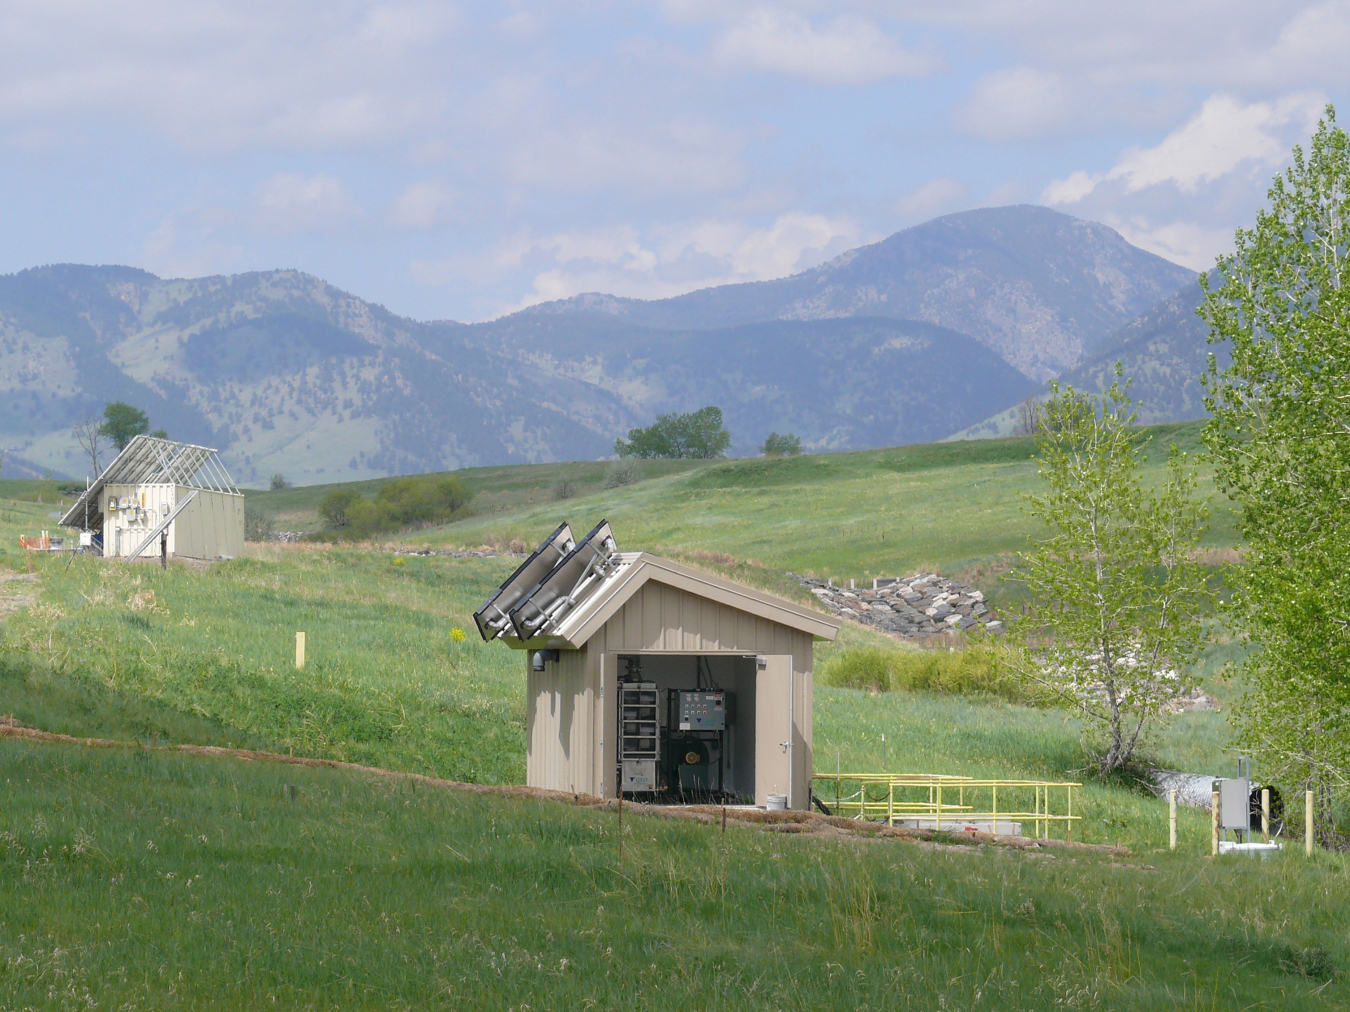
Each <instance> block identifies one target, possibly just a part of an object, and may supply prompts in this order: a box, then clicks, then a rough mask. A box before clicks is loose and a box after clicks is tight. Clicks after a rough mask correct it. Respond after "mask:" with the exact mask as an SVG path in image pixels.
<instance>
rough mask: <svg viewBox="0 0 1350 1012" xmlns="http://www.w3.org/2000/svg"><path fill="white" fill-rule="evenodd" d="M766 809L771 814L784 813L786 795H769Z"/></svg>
mask: <svg viewBox="0 0 1350 1012" xmlns="http://www.w3.org/2000/svg"><path fill="white" fill-rule="evenodd" d="M767 807H768V809H769V811H771V812H786V811H787V795H786V794H770V795H769V804H768V806H767Z"/></svg>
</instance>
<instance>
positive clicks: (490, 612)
mask: <svg viewBox="0 0 1350 1012" xmlns="http://www.w3.org/2000/svg"><path fill="white" fill-rule="evenodd" d="M575 547H576V541H575V539H573V537H572V528H571V527H569V526H568V525H567V524H566V523H565V522H564V523H561V524H559V525H558V529H557V530H556V531H554V532H553V533H552V534H550V535H549V536H548V537H546V538H545V539H544V540H543V541H541V542H539V547H538V548H536V549H535V550H534V551H533V552H532V553H531V554H530V557H529V558H528V559H526V560H525V561H524V562H522V563H521V564H520V566H519V567H517V569H516V571H515V572H514V573H512V574H511V575H510V576H509V577H507V579H506V582H505V583H503V584H502V585H501V586H500V587H498V588H497V590H496V591H495V592H494V593H493V595H492V596H491V597H489V598H488V599H487V601H486V602H485V603H484V604H483V607H481V608H479V609H478V610H477V611H476V612H474V613H473V620H474V622H475V623H477V625H478V633H479V635H481V636H482V637H483V639H484V640H486V641H487V642H489V643H491V642H492V641H493V640H495V639H496V638H497V637H499V636H501V635H502V634H503V633H505V632H506V631H507V630H508V629H510V628H511V619H510V618H509V617H508V614H507V613H508V612H509V611H510V610H511V609H512V608H514V607H515V606H516V605H517V604H519V603H520V599H521V598H522V597H524V596H525V595H526V594H527V593H529V592H530V591H532V590H533V589H534V588H535V587H537V586H539V581H540V580H542V579H543V578H544V577H546V576H548V574H549V573H550V572H551V571H552V569H553V567H554V566H556V565H557V564H558V561H559V560H560V559H562V558H563V557H564V556H565V555H567V553H568V552H570V551H571V550H572V549H573V548H575Z"/></svg>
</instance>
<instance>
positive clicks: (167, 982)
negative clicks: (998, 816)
mask: <svg viewBox="0 0 1350 1012" xmlns="http://www.w3.org/2000/svg"><path fill="white" fill-rule="evenodd" d="M0 777H3V780H4V787H3V790H4V799H5V803H4V805H3V808H0V889H3V891H4V895H5V896H6V897H7V899H8V901H9V902H6V903H5V904H2V905H0V1007H3V1008H6V1009H19V1008H44V1009H71V1010H74V1009H82V1010H83V1009H87V1008H93V1007H100V1008H118V1009H129V1010H131V1009H215V1008H222V1009H225V1008H228V1009H236V1008H273V1007H275V1008H311V1009H314V1008H343V1009H352V1008H379V1009H414V1008H417V1009H424V1008H444V1009H469V1008H473V1009H478V1008H482V1009H526V1008H528V1009H537V1010H545V1009H557V1010H572V1009H588V1008H595V1009H619V1008H631V1009H652V1010H657V1009H661V1010H664V1009H670V1010H678V1012H684V1010H688V1009H705V1010H709V1012H717V1010H750V1009H775V1010H778V1009H793V1010H796V1009H800V1010H808V1009H811V1010H814V1009H916V1010H919V1009H922V1010H932V1009H991V1010H1003V1009H1007V1010H1014V1009H1017V1010H1026V1009H1050V1008H1078V1009H1130V1010H1149V1009H1158V1010H1163V1009H1166V1010H1173V1009H1228V1008H1243V1009H1281V1010H1301V1009H1335V1008H1344V1007H1346V1002H1347V1001H1348V1000H1350V984H1347V982H1346V980H1345V978H1344V976H1332V974H1333V973H1334V972H1335V970H1336V968H1338V967H1343V966H1345V965H1346V960H1347V957H1350V944H1348V940H1347V936H1346V934H1345V923H1346V916H1347V914H1348V913H1350V909H1347V895H1350V891H1348V890H1347V888H1346V883H1347V872H1348V871H1350V868H1348V867H1347V862H1346V860H1345V859H1344V858H1342V857H1337V856H1333V855H1319V856H1318V857H1317V858H1316V859H1314V860H1312V861H1308V860H1306V859H1304V858H1303V857H1302V856H1301V855H1286V856H1283V857H1282V858H1280V859H1277V860H1272V861H1268V862H1252V861H1248V860H1239V859H1224V860H1221V861H1218V862H1212V863H1211V862H1202V861H1198V860H1197V859H1196V858H1195V856H1194V854H1193V853H1188V852H1184V853H1178V854H1175V855H1173V854H1162V855H1157V856H1150V857H1149V858H1148V859H1147V861H1145V860H1142V859H1139V858H1127V859H1121V858H1117V857H1113V856H1109V855H1104V854H1095V853H1087V852H1082V851H1079V852H1065V851H1046V852H1042V853H1039V854H1035V855H1028V854H1024V853H1010V852H1007V851H1004V850H1001V849H999V848H990V847H978V848H977V847H968V846H945V847H943V846H937V847H934V846H932V845H928V846H922V845H918V844H913V843H905V842H897V841H877V842H861V841H846V840H838V839H829V838H820V837H817V836H814V835H813V836H793V835H788V834H782V833H765V832H762V831H759V830H756V829H751V828H743V827H738V826H735V825H734V824H733V825H732V826H731V827H730V828H729V829H728V830H727V832H726V835H725V836H723V835H722V834H721V833H720V831H719V830H718V828H717V827H716V826H715V825H714V826H702V825H698V824H691V823H683V822H671V821H667V820H658V819H652V818H645V817H640V816H632V815H630V816H629V817H628V818H626V819H625V820H624V821H623V824H622V833H623V856H622V861H621V860H620V856H619V833H620V823H619V821H618V818H617V816H616V815H615V813H613V812H598V811H592V810H585V809H576V808H571V807H567V806H562V805H559V804H556V803H549V802H539V801H531V800H519V799H504V798H498V797H483V796H474V795H465V794H460V793H452V792H445V791H443V790H440V789H435V788H428V787H426V786H420V787H419V786H417V785H416V784H410V783H406V782H405V783H399V782H391V781H388V780H384V779H379V778H372V777H370V776H369V775H359V774H353V773H346V772H341V771H333V770H313V769H304V768H298V767H293V766H277V765H271V764H266V763H256V762H240V761H238V760H231V759H218V758H203V757H194V756H186V755H181V754H165V753H163V752H158V753H157V752H148V751H144V750H129V751H121V750H100V749H84V748H80V747H71V746H53V745H37V744H30V743H27V742H22V741H18V740H14V739H9V740H3V739H0ZM287 785H295V786H296V787H298V797H297V799H296V800H294V801H292V800H290V799H289V797H288V792H287V791H286V786H287Z"/></svg>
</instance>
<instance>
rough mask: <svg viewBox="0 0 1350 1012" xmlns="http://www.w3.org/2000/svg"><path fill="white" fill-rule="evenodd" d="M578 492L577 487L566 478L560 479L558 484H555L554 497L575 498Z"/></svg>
mask: <svg viewBox="0 0 1350 1012" xmlns="http://www.w3.org/2000/svg"><path fill="white" fill-rule="evenodd" d="M576 494H577V487H576V486H575V485H573V484H572V483H571V482H570V481H568V480H567V479H566V478H561V479H559V480H558V484H556V485H554V486H553V498H554V499H575V498H576Z"/></svg>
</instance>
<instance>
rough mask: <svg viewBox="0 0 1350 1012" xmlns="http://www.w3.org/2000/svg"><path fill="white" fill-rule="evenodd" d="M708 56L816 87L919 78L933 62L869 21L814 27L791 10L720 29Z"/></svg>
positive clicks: (770, 11)
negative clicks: (904, 47)
mask: <svg viewBox="0 0 1350 1012" xmlns="http://www.w3.org/2000/svg"><path fill="white" fill-rule="evenodd" d="M713 56H714V58H715V59H716V60H717V61H718V62H719V63H721V64H722V65H723V66H726V67H729V68H733V69H748V70H763V71H771V72H774V73H780V74H791V75H794V76H797V77H804V78H807V79H808V80H812V81H817V82H819V83H822V84H868V83H870V82H872V81H880V80H883V79H884V78H888V77H923V76H925V75H928V74H931V73H933V72H934V71H936V70H937V69H938V67H939V61H938V60H937V59H936V58H935V57H934V56H933V55H932V54H929V53H923V52H917V51H908V50H904V49H901V48H900V47H899V46H898V45H897V44H896V43H895V40H894V39H892V38H891V37H890V36H888V35H886V34H885V33H884V32H883V31H881V29H880V28H878V27H877V26H876V24H874V23H873V22H871V21H868V20H866V19H864V18H860V17H857V16H854V15H848V14H841V15H839V16H838V17H836V18H835V19H834V20H833V21H831V22H829V23H828V24H826V25H824V26H822V27H820V28H817V27H816V26H814V25H812V24H811V22H810V21H808V20H807V19H806V18H805V17H803V16H802V15H800V14H798V13H796V12H794V11H785V10H776V9H774V8H771V7H757V8H755V9H753V10H751V11H749V12H747V13H746V14H745V15H744V16H742V17H741V18H740V19H738V20H737V22H736V23H735V24H733V25H731V26H730V27H728V28H726V29H725V30H723V31H722V32H721V33H720V34H719V35H718V36H717V38H716V39H715V40H714V42H713Z"/></svg>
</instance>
